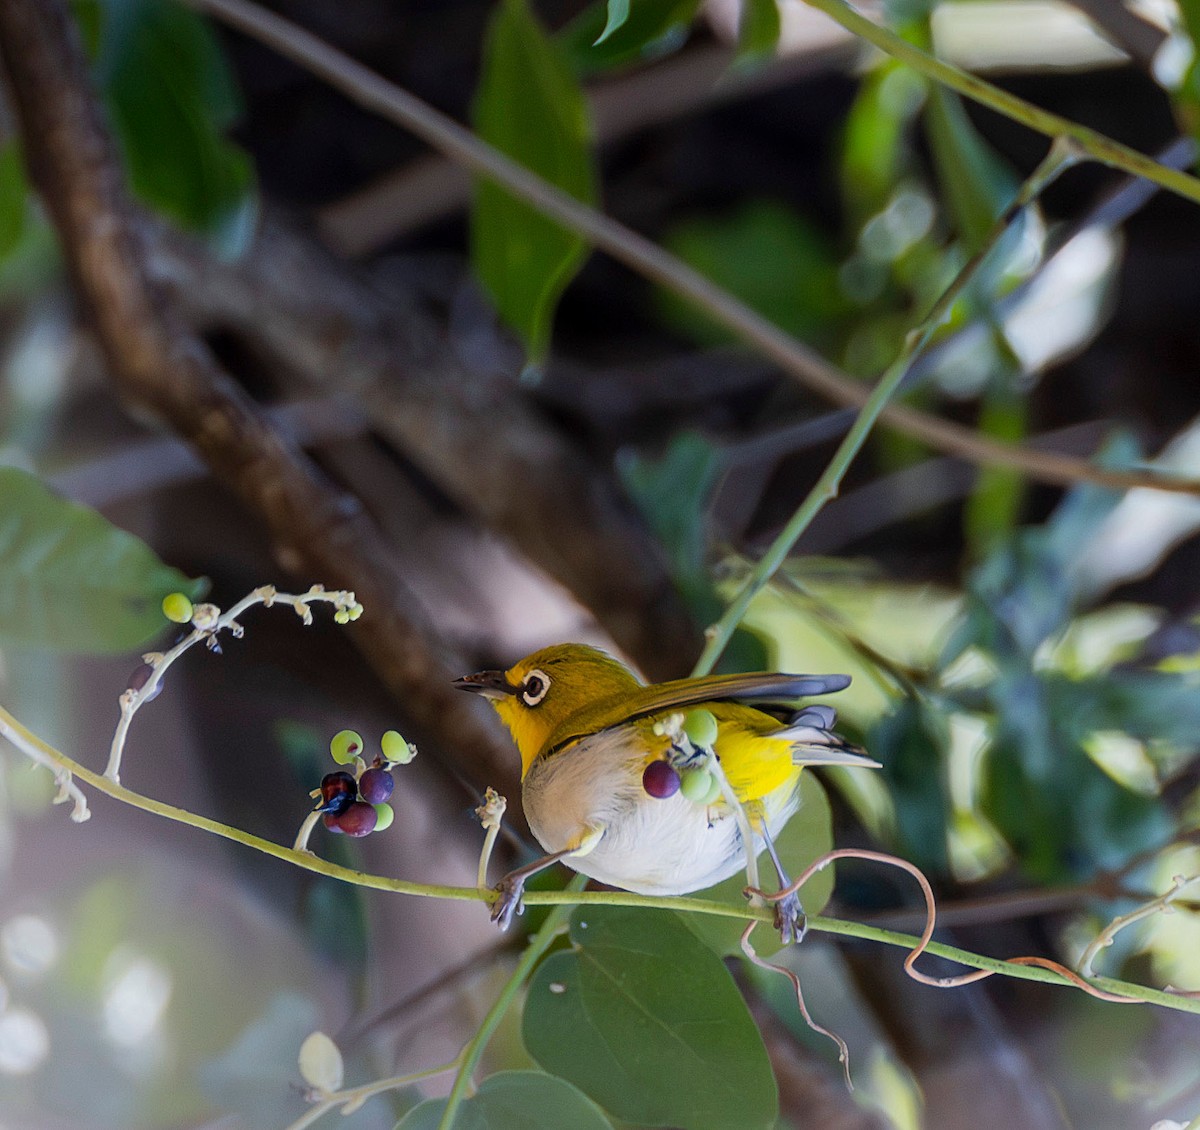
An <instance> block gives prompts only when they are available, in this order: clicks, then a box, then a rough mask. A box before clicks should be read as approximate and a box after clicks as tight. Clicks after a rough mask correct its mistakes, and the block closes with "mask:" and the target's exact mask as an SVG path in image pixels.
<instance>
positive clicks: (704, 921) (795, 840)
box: [679, 770, 834, 957]
mask: <svg viewBox="0 0 1200 1130" xmlns="http://www.w3.org/2000/svg"><path fill="white" fill-rule="evenodd" d="M832 847H833V814H832V812H831V811H830V808H829V798H828V797H827V796H826V795H825V790H824V789H823V788H822V787H821V782H820V781H818V780H817V778H816V776H814V774H813V772H812V770H807V771H806V772H804V773H802V774H801V775H800V807H799V809H797V811H796V814H795V815H794V816H793V817H792V818H791V820H789V821H788V823H787V826H786V827H785V828H784V829H783V831H782V832H781V833H780V834H779V835H778V836H776V837H775V850H776V851H777V852H778V853H779V858H780V860H781V862H782V863H783V866H784V870H785V871H786V872H787V875H788V878H789V879H794V878H795V877H796V876H797V875H799V874H800V872H801V871H803V870H804V869H805V868H806V867H807V866H808V865H809V864H810V863H812V861H813V860H814V859H816V858H817V857H818V856H820V855H824V854H825V853H826V852H827V851H829V850H830V849H831V848H832ZM758 866H759V872H760V879H761V882H762V884H763V889H764V890H771V889H773V887H774V884H775V869H774V867H773V866H772V865H771V861H770V859H769V858H768V856H767V855H766V854H765V853H764V854H763V855H761V856H759V859H758ZM833 883H834V869H833V867H832V866H830V867H826V868H825V869H824V870H823V871H818V872H817V874H815V875H814V876H813V877H812V878H811V879H809V881H808V882H807V883H806V884H805V885H804V887H803V888H802V889H801V891H800V901H801V902H802V903H803V905H804V912H805V913H806V914H809V915H815V914H820V913H821V911H822V910H824V909H825V904H826V903H827V902H828V901H829V896H830V895H832V894H833ZM745 886H746V875H745V873H744V872H739V873H738V874H737V875H734V876H732V877H730V878H728V879H726V880H725V881H724V882H723V883H718V884H717V885H716V886H715V887H710V888H709V889H708V890H707V891H698V892H697V893H696V894H695V895H694V896H693V897H695V898H698V899H708V900H711V901H713V902H727V903H730V904H731V905H733V906H745V905H746V900H745V898H744V897H743V895H742V889H743V888H744V887H745ZM679 917H680V919H681V921H683V922H684V924H685V925H686V926H687V927H688V929H690V930H691V931H692V933H694V934H695V935H696V936H697V937H698V938H700V939H701V940H702V941H703V942H704V943H705V944H706V945H708V946H709V947H710V948H711V949H712V950H714V951H715V952H716V953H718V954H721V955H722V956H726V955H729V954H734V955H736V954H740V953H741V952H742V951H741V946H740V944H739V943H740V940H741V936H742V931H743V930H745V928H746V923H745V921H744V920H743V919H740V918H717V917H714V916H713V915H710V914H680V916H679ZM751 940H752V942H753V944H754V949H755V950H756V951H757V952H758V953H759V954H760V955H762V956H763V957H770V956H771V955H772V954H773V953H775V952H777V951H778V950H779V948H780V946H781V942H780V939H779V934H778V933H777V932H776V931H775V930H773V929H772V928H771V927H770V926H769V925H763V926H760V927H759V928H758V929H757V930H756V931H755V932H754V937H753V938H752V939H751Z"/></svg>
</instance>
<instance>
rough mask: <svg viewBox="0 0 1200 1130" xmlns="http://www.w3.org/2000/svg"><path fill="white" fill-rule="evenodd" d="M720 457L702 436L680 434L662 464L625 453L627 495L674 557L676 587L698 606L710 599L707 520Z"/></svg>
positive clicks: (623, 475)
mask: <svg viewBox="0 0 1200 1130" xmlns="http://www.w3.org/2000/svg"><path fill="white" fill-rule="evenodd" d="M721 467H722V463H721V452H720V449H719V448H717V447H716V446H715V445H714V444H712V443H710V442H709V441H708V440H707V439H705V438H704V436H702V435H700V434H699V433H698V432H680V433H679V434H677V435H675V436H673V437H672V439H671V442H670V443H669V444H668V445H667V449H666V451H664V452H663V454H662V455H661V456H660V457H659V458H657V459H654V458H650V457H648V456H644V455H640V454H638V453H636V452H629V453H626V454H625V456H624V457H623V458H622V459H621V460H620V461H619V463H618V468H619V472H620V475H621V480H622V482H623V483H624V485H625V489H626V490H627V491H628V492H629V494H630V496H631V497H632V498H633V500H634V502H636V503H637V505H638V507H639V509H640V510H641V511H642V513H643V514H644V515H645V517H646V521H647V522H648V523H649V524H650V528H651V529H652V530H653V531H654V532H655V534H657V536H658V538H659V540H660V541H661V542H662V543H663V546H664V547H665V548H666V551H667V553H668V554H669V556H670V559H671V564H672V567H673V573H674V576H675V579H676V583H677V584H678V585H679V587H680V588H681V589H682V590H683V592H684V595H685V597H687V598H688V600H689V602H690V603H692V604H693V606H695V603H696V601H697V599H698V598H699V599H711V598H710V597H709V594H710V593H711V591H712V582H711V580H710V577H709V570H708V562H707V551H708V539H707V536H706V531H705V524H706V522H705V519H706V515H707V513H708V506H709V502H710V501H711V498H712V492H713V488H714V487H715V486H716V482H717V478H718V477H719V475H720V473H721Z"/></svg>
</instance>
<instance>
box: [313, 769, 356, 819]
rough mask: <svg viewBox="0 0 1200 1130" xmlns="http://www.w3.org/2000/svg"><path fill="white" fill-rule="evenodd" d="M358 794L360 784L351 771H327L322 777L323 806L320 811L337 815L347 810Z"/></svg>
mask: <svg viewBox="0 0 1200 1130" xmlns="http://www.w3.org/2000/svg"><path fill="white" fill-rule="evenodd" d="M357 795H358V784H357V782H356V781H355V780H354V776H353V774H351V773H345V772H341V771H339V772H337V773H326V774H325V776H324V777H322V778H321V802H322V803H321V807H320V808H318V809H317V811H318V812H329V813H333V814H334V815H335V816H336V815H337V814H338V813H339V812H345V811H346V809H347V808H349V807H350V806H351V805H352V804H353V803H354V798H355V797H356V796H357Z"/></svg>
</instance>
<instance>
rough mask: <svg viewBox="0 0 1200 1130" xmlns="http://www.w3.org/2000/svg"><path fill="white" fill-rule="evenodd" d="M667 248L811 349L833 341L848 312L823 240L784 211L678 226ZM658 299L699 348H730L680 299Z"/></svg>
mask: <svg viewBox="0 0 1200 1130" xmlns="http://www.w3.org/2000/svg"><path fill="white" fill-rule="evenodd" d="M664 242H665V243H666V245H667V247H668V248H669V249H670V250H671V251H673V252H675V254H676V255H679V256H680V257H681V258H683V259H685V260H686V261H687V262H688V263H689V264H690V265H691V266H693V267H695V268H696V270H698V271H699V272H700V273H701V274H703V275H705V276H706V277H707V278H710V279H712V280H713V282H715V283H717V284H718V285H719V286H723V287H725V288H726V289H727V290H730V291H732V292H733V293H734V295H736V296H737V297H738V298H740V299H741V300H742V301H743V302H745V303H747V304H748V305H749V306H751V307H753V308H754V309H755V310H756V311H757V312H758V313H760V314H762V315H763V316H764V317H766V318H769V319H770V320H771V321H772V322H774V323H775V324H776V325H777V326H780V327H781V328H782V329H784V330H786V331H787V332H788V333H791V334H794V335H796V336H797V337H800V338H803V339H804V340H805V341H811V342H814V343H817V344H819V343H821V342H829V341H831V340H832V336H833V335H834V334H835V333H836V331H837V328H838V325H837V324H838V321H839V319H840V318H842V317H843V316H844V315H845V314H846V312H847V310H848V309H849V307H848V304H847V301H846V299H845V298H844V297H843V296H842V290H841V287H840V285H839V283H838V278H837V270H838V267H837V261H836V256H835V255H834V253H833V250H832V248H831V247H830V244H829V242H828V240H827V238H826V236H825V234H824V232H822V231H821V229H820V228H818V226H817V225H816V224H813V223H810V222H809V221H808V220H806V219H805V218H804V217H803V216H801V215H799V214H798V213H796V212H794V211H793V210H792V209H790V208H787V207H785V206H784V205H782V204H777V203H774V202H772V201H765V200H759V201H753V202H751V203H749V204H745V205H743V206H741V207H740V208H739V209H738V210H737V211H735V212H732V213H730V214H729V215H723V216H713V217H695V218H692V219H688V220H685V221H683V222H682V223H679V224H676V225H675V226H674V227H673V228H672V229H671V230H670V231H669V232H668V233H667V235H666V238H665V240H664ZM655 295H656V298H657V301H658V307H659V310H660V311H661V312H662V315H663V317H664V319H665V320H666V322H667V323H668V324H669V325H670V326H671V327H672V328H674V329H677V330H679V331H680V332H682V333H685V334H687V335H689V336H690V337H692V338H694V339H695V340H696V341H697V342H699V343H700V344H701V345H718V344H722V343H725V342H728V341H730V340H732V338H731V335H730V334H729V332H728V331H727V330H725V329H723V328H722V327H719V326H716V325H714V324H713V323H712V322H711V321H710V320H709V319H708V317H707V316H706V315H703V314H700V313H698V312H697V311H696V310H694V309H693V308H692V306H691V305H690V304H688V303H687V302H685V301H684V300H683V299H682V298H679V297H677V296H676V295H674V294H672V293H670V292H669V291H666V290H662V289H660V290H657V291H656V292H655Z"/></svg>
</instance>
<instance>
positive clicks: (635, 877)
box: [522, 729, 798, 895]
mask: <svg viewBox="0 0 1200 1130" xmlns="http://www.w3.org/2000/svg"><path fill="white" fill-rule="evenodd" d="M626 737H627V731H623V730H620V729H618V730H606V731H603V732H601V733H599V734H595V735H593V736H592V737H589V738H585V739H584V740H583V741H581V742H579V743H577V744H576V745H574V746H571V747H570V748H568V749H566V750H563V751H562V752H560V753H556V754H554V755H552V756H551V757H549V758H547V759H545V760H543V761H538V762H535V763H534V764H533V765H532V766H531V767H530V769H529V772H528V773H527V774H526V776H525V781H524V784H523V788H522V797H523V803H524V808H525V817H526V819H527V820H528V821H529V827H530V828H531V829H532V830H533V834H534V835H535V836H536V837H537V839H538V842H539V843H540V844H541V845H542V847H543V848H545V849H546V851H547V852H557V851H563V850H564V849H566V848H567V847H569V846H571V845H572V844H574V843H578V842H579V839H580V835H581V833H583V832H584V831H586V830H587V829H591V828H603V829H604V834H603V836H601V837H600V840H599V842H598V843H597V844H596V846H595V847H594V848H593V849H592V850H591V851H590V852H588V853H587V854H586V855H582V856H578V857H575V858H572V859H569V860H567V861H566V862H567V863H568V865H569V866H571V867H573V868H574V869H575V870H576V871H580V872H582V873H583V874H584V875H588V876H590V877H591V878H593V879H597V880H599V881H600V882H601V883H608V884H609V885H610V886H614V887H621V888H622V889H624V890H627V891H634V892H635V893H638V894H647V895H675V894H685V893H687V892H689V891H698V890H703V889H704V888H705V887H711V886H712V885H713V884H714V883H719V882H720V881H721V880H722V879H727V878H728V877H729V876H730V875H733V874H735V873H736V872H738V871H740V870H742V869H743V868H744V867H745V865H746V852H745V848H744V847H743V843H742V836H741V833H740V831H739V830H738V825H737V820H736V819H735V818H734V815H733V813H732V812H731V811H729V809H728V808H727V807H726V806H725V805H723V804H719V805H714V806H708V807H706V806H705V805H702V804H696V803H694V802H693V801H690V800H688V799H687V798H686V797H684V796H683V795H682V794H681V793H676V794H675V795H674V796H672V797H667V798H666V799H665V800H659V799H657V798H655V797H652V796H649V795H648V794H647V793H646V791H645V789H643V788H642V769H643V766H644V764H645V753H644V752H633V753H630V751H629V750H628V749H627V747H626V744H625V743H626ZM771 799H772V800H774V799H775V798H771ZM797 801H798V795H797V793H796V791H795V790H792V794H791V795H790V796H785V797H784V798H782V803H779V802H778V801H777V802H776V803H774V804H772V803H770V801H769V802H768V810H769V811H770V816H769V819H768V831H769V832H770V833H771V834H772V835H774V834H775V833H776V832H778V830H779V829H780V828H781V827H782V826H783V825H784V823H786V821H787V819H788V817H790V816H791V815H792V813H793V812H794V811H795V809H796V804H797ZM755 839H756V843H755V852H756V854H757V852H760V851H762V849H763V843H762V841H761V840H760V839H758V837H755Z"/></svg>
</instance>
